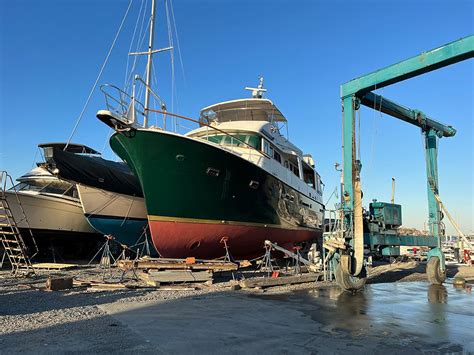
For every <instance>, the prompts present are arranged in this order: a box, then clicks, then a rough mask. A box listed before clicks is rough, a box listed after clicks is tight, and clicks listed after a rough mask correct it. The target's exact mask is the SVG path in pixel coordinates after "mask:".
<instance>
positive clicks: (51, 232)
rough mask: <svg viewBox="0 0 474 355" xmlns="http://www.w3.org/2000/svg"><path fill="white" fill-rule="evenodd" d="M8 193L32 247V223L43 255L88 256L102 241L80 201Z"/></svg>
mask: <svg viewBox="0 0 474 355" xmlns="http://www.w3.org/2000/svg"><path fill="white" fill-rule="evenodd" d="M5 195H6V197H7V201H8V205H9V206H10V209H11V211H12V214H13V217H14V218H15V222H16V223H17V226H18V228H19V229H20V233H21V235H22V236H23V239H24V241H25V243H26V244H27V245H28V246H29V247H31V248H32V250H33V240H32V239H31V235H30V232H29V230H28V225H29V227H30V230H31V232H32V234H33V237H34V238H35V242H36V244H37V245H38V248H39V255H40V256H50V255H51V254H53V255H59V256H61V257H63V258H66V257H67V258H77V257H86V256H89V255H90V254H91V253H92V252H93V251H94V250H95V248H96V247H97V245H98V243H100V242H101V239H102V238H101V236H100V235H99V234H98V233H97V232H96V231H95V230H94V229H93V228H92V227H91V226H90V225H89V224H88V223H87V221H86V219H85V217H84V214H83V212H82V209H81V205H80V202H79V201H78V202H74V201H67V200H63V199H61V198H57V197H51V196H45V195H36V194H29V193H22V192H18V193H17V194H15V193H14V192H12V191H5ZM17 196H18V199H19V200H20V203H18V199H17ZM20 204H21V207H22V208H23V211H24V212H25V215H26V219H27V221H28V223H26V221H25V219H24V215H23V213H22V210H21V207H20Z"/></svg>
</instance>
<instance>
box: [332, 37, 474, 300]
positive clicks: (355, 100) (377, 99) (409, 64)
mask: <svg viewBox="0 0 474 355" xmlns="http://www.w3.org/2000/svg"><path fill="white" fill-rule="evenodd" d="M473 56H474V35H473V36H469V37H465V38H462V39H460V40H457V41H454V42H451V43H449V44H446V45H444V46H441V47H439V48H436V49H433V50H431V51H428V52H424V53H421V54H420V55H418V56H415V57H413V58H410V59H407V60H404V61H402V62H400V63H397V64H394V65H391V66H389V67H386V68H384V69H381V70H378V71H375V72H373V73H370V74H368V75H364V76H362V77H360V78H357V79H354V80H351V81H349V82H347V83H345V84H343V85H342V86H341V99H342V110H343V127H342V129H343V159H344V166H343V171H342V174H343V178H342V181H343V186H342V191H343V193H342V196H341V199H342V208H341V211H340V213H341V217H342V218H341V220H342V221H341V223H340V229H339V231H338V233H337V234H332V236H333V237H334V236H339V237H340V238H339V239H338V238H331V235H329V238H328V240H327V241H326V242H325V244H326V245H329V246H330V247H329V248H328V249H329V250H330V255H332V256H333V257H332V263H331V265H332V267H333V268H332V269H333V271H334V274H335V278H336V282H337V283H338V284H339V286H340V287H341V288H343V289H344V290H350V291H356V290H358V289H361V288H362V287H363V286H364V284H365V281H366V277H367V271H366V267H365V262H364V247H365V245H369V246H372V247H373V246H375V245H376V246H380V247H381V248H383V250H382V251H383V254H386V255H387V254H388V255H390V250H391V249H394V248H397V247H399V246H401V245H405V246H415V245H416V246H427V247H430V251H429V252H428V263H427V266H426V272H427V275H428V279H429V281H430V283H432V284H441V283H443V281H444V280H445V277H446V269H445V259H444V254H443V253H442V251H441V238H440V237H441V236H442V235H444V228H443V224H442V222H441V220H442V218H443V215H442V213H441V211H440V206H439V204H438V202H437V199H436V197H437V196H438V165H437V156H438V154H437V153H438V147H437V139H438V138H441V137H452V136H454V135H455V133H456V130H455V129H454V128H453V127H451V126H446V125H444V124H441V123H439V122H437V121H435V120H433V119H431V118H429V117H427V116H426V114H425V113H423V112H421V111H419V110H415V109H409V108H406V107H404V106H401V105H399V104H397V103H395V102H393V101H390V100H388V99H386V98H385V97H382V96H380V95H377V94H374V93H373V92H372V90H376V89H381V88H383V87H385V86H388V85H392V84H395V83H398V82H400V81H403V80H406V79H410V78H413V77H415V76H418V75H421V74H425V73H428V72H430V71H433V70H436V69H439V68H442V67H445V66H448V65H451V64H454V63H457V62H460V61H463V60H466V59H469V58H472V57H473ZM360 105H365V106H367V107H370V108H373V109H377V110H380V111H381V112H383V113H385V114H387V115H390V116H393V117H395V118H398V119H400V120H402V121H405V122H407V123H411V124H413V125H415V126H417V127H420V128H421V130H422V132H423V134H424V136H425V154H426V171H427V180H428V208H429V231H430V237H424V236H409V235H398V234H397V233H396V230H395V228H396V227H398V226H399V225H401V206H400V205H395V204H389V203H382V202H374V203H372V204H370V216H368V217H367V216H366V217H364V216H363V211H362V193H361V181H360V171H361V167H362V164H361V162H360V160H357V157H356V138H355V113H356V111H357V110H359V108H360ZM364 223H365V225H366V230H364V227H363V225H364ZM367 229H368V230H367Z"/></svg>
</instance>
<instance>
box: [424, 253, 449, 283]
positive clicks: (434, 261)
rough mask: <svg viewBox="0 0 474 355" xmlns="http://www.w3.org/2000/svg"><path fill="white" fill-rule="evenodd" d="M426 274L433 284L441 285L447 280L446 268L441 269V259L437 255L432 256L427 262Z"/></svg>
mask: <svg viewBox="0 0 474 355" xmlns="http://www.w3.org/2000/svg"><path fill="white" fill-rule="evenodd" d="M426 275H427V276H428V281H429V282H430V284H432V285H441V284H443V282H444V280H446V270H444V271H441V268H440V261H439V258H438V257H437V256H432V257H431V258H430V260H429V261H428V263H427V264H426Z"/></svg>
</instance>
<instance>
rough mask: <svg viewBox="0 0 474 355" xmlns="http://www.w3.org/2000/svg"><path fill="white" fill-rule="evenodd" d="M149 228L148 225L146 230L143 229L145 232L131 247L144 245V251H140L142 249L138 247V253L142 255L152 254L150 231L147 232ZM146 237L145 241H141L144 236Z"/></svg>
mask: <svg viewBox="0 0 474 355" xmlns="http://www.w3.org/2000/svg"><path fill="white" fill-rule="evenodd" d="M147 228H148V227H146V228H145V229H144V230H143V233H142V234H141V235H140V237H139V238H138V239H137V242H136V243H135V244H134V245H132V246H131V248H133V247H139V246H143V248H142V252H141V253H140V252H139V251H140V249H139V248H137V251H136V253H137V255H139V256H140V257H143V256H150V255H151V251H150V242H149V241H148V233H147V232H146V231H147ZM143 237H144V238H145V239H144V240H143V242H142V241H141V240H142V238H143Z"/></svg>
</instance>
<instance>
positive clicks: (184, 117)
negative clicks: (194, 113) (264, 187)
mask: <svg viewBox="0 0 474 355" xmlns="http://www.w3.org/2000/svg"><path fill="white" fill-rule="evenodd" d="M146 111H150V112H155V113H161V114H165V115H169V116H173V117H177V118H181V119H183V120H186V121H191V122H194V123H198V124H200V125H201V126H205V127H208V128H211V129H213V130H215V131H217V132H219V133H223V134H225V135H226V136H229V137H231V138H232V139H235V140H237V141H239V142H240V143H242V144H244V145H246V146H247V147H249V148H250V149H252V150H255V151H256V152H258V153H259V154H260V155H262V156H264V157H266V156H267V155H266V154H264V153H263V152H261V151H260V150H258V149H256V148H255V147H252V146H251V145H250V144H248V143H245V142H244V141H243V140H241V139H240V138H237V137H234V136H232V135H231V134H229V133H228V132H226V131H223V130H221V129H219V128H216V127H213V126H211V125H208V124H206V123H203V122H201V121H198V120H195V119H193V118H189V117H186V116H182V115H178V114H176V113H170V112H167V111H161V110H153V109H150V108H149V109H146Z"/></svg>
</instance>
